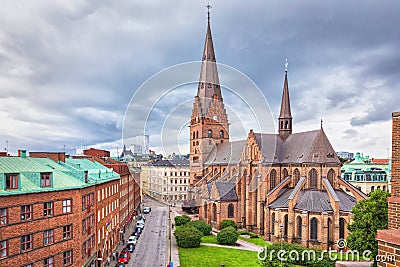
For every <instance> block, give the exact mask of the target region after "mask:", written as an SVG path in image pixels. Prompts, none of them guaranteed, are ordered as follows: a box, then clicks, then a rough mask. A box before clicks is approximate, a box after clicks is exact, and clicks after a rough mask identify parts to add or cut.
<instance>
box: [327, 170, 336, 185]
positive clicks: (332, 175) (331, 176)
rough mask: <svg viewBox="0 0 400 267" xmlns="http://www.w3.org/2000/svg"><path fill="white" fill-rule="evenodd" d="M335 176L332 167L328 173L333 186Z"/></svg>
mask: <svg viewBox="0 0 400 267" xmlns="http://www.w3.org/2000/svg"><path fill="white" fill-rule="evenodd" d="M334 177H335V171H334V170H333V169H330V170H329V172H328V175H327V178H328V181H329V183H330V184H331V185H332V186H333V178H334Z"/></svg>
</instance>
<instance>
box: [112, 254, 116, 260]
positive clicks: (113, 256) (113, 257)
mask: <svg viewBox="0 0 400 267" xmlns="http://www.w3.org/2000/svg"><path fill="white" fill-rule="evenodd" d="M112 259H113V261H115V252H113V254H112Z"/></svg>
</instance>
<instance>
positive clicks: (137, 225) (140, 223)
mask: <svg viewBox="0 0 400 267" xmlns="http://www.w3.org/2000/svg"><path fill="white" fill-rule="evenodd" d="M136 227H139V228H142V229H143V228H144V222H143V221H138V222H137V223H136Z"/></svg>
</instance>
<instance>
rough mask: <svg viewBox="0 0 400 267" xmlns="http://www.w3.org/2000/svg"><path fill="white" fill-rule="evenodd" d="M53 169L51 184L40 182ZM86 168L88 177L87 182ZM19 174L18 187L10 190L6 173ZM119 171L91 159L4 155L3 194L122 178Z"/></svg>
mask: <svg viewBox="0 0 400 267" xmlns="http://www.w3.org/2000/svg"><path fill="white" fill-rule="evenodd" d="M43 172H46V173H51V178H50V180H51V186H50V187H41V186H40V173H43ZM85 172H87V173H88V181H87V182H85ZM10 173H13V174H14V173H15V174H18V189H8V190H6V179H5V175H6V174H10ZM119 178H120V176H119V174H118V173H116V172H114V171H113V170H112V169H110V168H106V167H105V166H103V165H101V164H100V163H97V162H91V161H89V160H87V159H67V160H66V163H64V162H59V163H57V162H55V161H53V160H51V159H48V158H30V157H27V158H21V157H0V196H2V195H15V194H26V193H37V192H46V191H58V190H68V189H76V188H83V187H87V186H91V185H93V184H99V183H104V182H108V181H111V180H114V179H119Z"/></svg>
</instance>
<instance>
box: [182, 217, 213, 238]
mask: <svg viewBox="0 0 400 267" xmlns="http://www.w3.org/2000/svg"><path fill="white" fill-rule="evenodd" d="M186 225H187V226H193V227H195V228H196V229H197V230H199V231H200V232H202V233H203V235H210V234H211V230H212V229H211V225H209V224H207V223H206V222H205V221H202V220H195V221H190V222H188V223H187V224H186Z"/></svg>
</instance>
